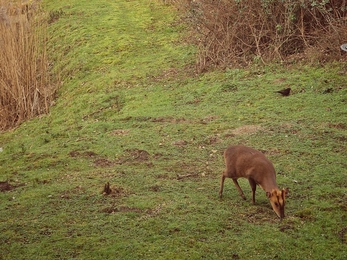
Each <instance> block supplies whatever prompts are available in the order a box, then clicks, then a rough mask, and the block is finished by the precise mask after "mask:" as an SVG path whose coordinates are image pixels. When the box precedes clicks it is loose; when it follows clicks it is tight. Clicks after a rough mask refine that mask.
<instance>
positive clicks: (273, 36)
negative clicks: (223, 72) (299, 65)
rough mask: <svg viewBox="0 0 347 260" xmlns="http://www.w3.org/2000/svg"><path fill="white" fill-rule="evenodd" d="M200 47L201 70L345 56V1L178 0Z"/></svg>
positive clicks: (346, 33) (336, 58) (314, 60)
mask: <svg viewBox="0 0 347 260" xmlns="http://www.w3.org/2000/svg"><path fill="white" fill-rule="evenodd" d="M175 3H176V5H177V6H178V7H179V9H180V10H183V13H184V14H186V20H188V21H189V22H190V24H191V25H192V27H193V29H194V34H195V36H196V37H195V42H196V43H197V44H198V46H199V50H200V52H199V55H198V60H197V69H198V71H200V72H201V71H204V70H206V69H207V68H209V67H211V66H218V67H229V66H240V65H241V66H247V65H249V64H251V63H254V62H261V63H267V62H272V61H285V62H294V61H298V60H300V61H302V60H305V61H308V62H317V61H318V62H326V61H331V60H339V59H341V57H342V55H343V53H342V52H341V50H340V45H341V44H342V43H343V42H346V41H347V7H346V0H343V1H340V0H339V1H338V0H330V1H329V0H324V1H315V0H294V1H275V0H238V1H236V0H234V1H227V0H218V1H214V0H202V1H192V0H178V1H175Z"/></svg>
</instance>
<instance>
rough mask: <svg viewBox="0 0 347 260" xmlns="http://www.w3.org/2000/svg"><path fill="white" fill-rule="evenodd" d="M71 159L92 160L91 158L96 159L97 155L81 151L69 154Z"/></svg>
mask: <svg viewBox="0 0 347 260" xmlns="http://www.w3.org/2000/svg"><path fill="white" fill-rule="evenodd" d="M69 155H70V156H71V157H86V158H91V157H96V156H97V154H96V153H94V152H92V151H85V152H79V151H71V152H70V153H69Z"/></svg>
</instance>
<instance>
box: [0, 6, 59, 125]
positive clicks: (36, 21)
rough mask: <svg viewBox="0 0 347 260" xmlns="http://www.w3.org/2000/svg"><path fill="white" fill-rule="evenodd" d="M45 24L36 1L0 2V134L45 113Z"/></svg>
mask: <svg viewBox="0 0 347 260" xmlns="http://www.w3.org/2000/svg"><path fill="white" fill-rule="evenodd" d="M46 24H47V23H45V22H44V21H43V17H42V15H40V9H39V5H38V3H37V2H36V1H30V2H27V3H22V2H19V1H18V3H14V2H9V1H5V0H0V131H2V130H6V129H8V128H11V127H15V126H17V125H19V124H20V123H21V122H23V121H24V120H26V119H29V118H32V117H34V116H37V115H39V114H42V113H47V112H48V111H49V107H50V102H51V99H52V98H53V95H54V92H55V89H54V87H52V86H51V84H50V80H49V73H48V61H47V55H46V40H47V39H46Z"/></svg>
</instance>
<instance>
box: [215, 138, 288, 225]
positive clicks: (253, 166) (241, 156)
mask: <svg viewBox="0 0 347 260" xmlns="http://www.w3.org/2000/svg"><path fill="white" fill-rule="evenodd" d="M224 160H225V166H226V169H225V171H224V172H223V174H222V178H221V183H220V190H219V197H220V198H221V197H222V194H223V186H224V180H225V178H231V179H232V180H233V182H234V184H235V186H236V188H237V190H238V192H239V193H240V195H241V197H242V198H243V199H246V197H245V195H244V194H243V191H242V190H241V187H240V185H239V183H238V182H237V179H238V178H241V177H242V178H247V179H248V181H249V184H250V185H251V188H252V201H253V204H255V191H256V188H257V185H259V186H260V187H261V188H262V189H263V190H264V191H265V192H266V196H267V197H268V198H269V200H270V203H271V206H272V208H273V210H274V211H275V212H276V214H277V215H278V216H279V217H280V218H281V219H282V218H284V206H285V196H286V194H287V193H288V189H282V190H280V189H278V186H277V183H276V172H275V168H274V166H273V164H272V163H271V161H270V160H269V159H267V158H266V157H265V155H264V154H262V153H261V152H259V151H257V150H255V149H253V148H250V147H246V146H243V145H236V146H230V147H228V148H227V149H226V150H225V152H224Z"/></svg>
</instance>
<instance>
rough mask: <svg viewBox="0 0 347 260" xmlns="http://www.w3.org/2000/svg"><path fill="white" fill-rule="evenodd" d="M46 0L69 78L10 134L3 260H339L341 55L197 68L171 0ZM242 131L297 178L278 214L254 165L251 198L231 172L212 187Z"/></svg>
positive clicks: (344, 109)
mask: <svg viewBox="0 0 347 260" xmlns="http://www.w3.org/2000/svg"><path fill="white" fill-rule="evenodd" d="M43 4H44V8H45V9H46V10H47V12H50V17H51V19H50V22H51V23H50V26H49V30H50V33H49V35H50V36H49V37H50V42H49V44H50V57H51V59H52V62H54V71H56V72H59V73H60V77H61V80H62V86H61V88H60V90H59V93H58V97H57V100H56V104H55V105H54V106H53V107H52V108H51V112H50V113H49V114H48V115H45V116H42V117H40V118H36V119H34V120H31V121H28V122H26V123H24V124H22V125H21V126H20V127H18V128H17V129H15V130H12V131H8V132H5V133H1V135H0V147H1V149H0V151H1V152H0V181H1V183H0V188H1V189H2V190H3V192H0V201H1V204H0V241H1V243H0V259H1V260H2V259H72V258H76V259H105V258H110V259H345V257H346V254H347V215H346V211H347V201H346V200H347V189H346V186H347V163H346V144H347V121H346V116H347V65H346V63H336V64H325V65H324V66H322V65H311V66H308V65H301V66H300V65H297V64H296V65H295V64H293V65H291V66H281V65H279V64H275V65H269V66H260V65H258V66H257V65H254V66H253V67H252V68H249V69H229V70H226V71H211V72H208V73H205V74H201V75H195V73H194V60H195V52H196V50H195V48H194V46H191V45H190V44H188V43H186V41H184V40H183V39H186V38H187V37H188V35H187V31H188V30H187V28H186V27H185V26H184V25H183V24H182V23H180V22H179V18H178V11H177V10H176V9H175V8H173V7H172V6H169V5H165V4H163V3H161V2H157V1H155V0H152V1H150V0H132V1H125V0H124V1H123V0H118V1H110V0H98V1H96V0H89V1H84V0H69V1H67V0H61V1H53V0H45V1H43ZM285 87H291V88H292V94H291V95H290V96H288V97H282V96H280V95H278V94H277V93H275V91H276V90H279V89H282V88H285ZM238 143H241V144H245V145H249V146H252V147H254V148H256V149H259V150H261V151H263V152H264V153H265V155H266V156H267V157H268V158H270V159H271V161H272V162H273V163H274V166H275V168H276V171H277V172H278V176H277V182H278V184H279V186H280V187H288V188H289V189H290V194H289V197H288V200H287V205H286V218H285V219H283V220H282V221H280V220H279V219H278V217H277V216H276V214H275V213H274V212H273V210H272V208H271V206H270V203H269V202H268V200H267V198H266V196H265V193H264V192H263V191H262V190H261V189H260V188H258V191H257V196H256V200H257V203H256V205H252V203H251V190H250V187H249V185H248V182H247V181H246V180H241V181H240V185H241V187H242V188H243V190H244V192H245V194H246V196H247V200H246V201H244V200H242V198H241V197H240V196H239V194H238V192H237V190H236V188H235V187H234V185H233V183H232V181H231V180H227V181H226V183H225V190H224V196H223V199H219V198H218V190H219V181H220V175H221V173H222V171H223V169H224V163H223V158H222V154H223V151H224V149H225V148H226V147H227V146H228V145H230V144H238ZM107 182H109V183H110V185H111V189H112V193H111V194H109V195H103V194H102V192H103V189H104V185H105V184H106V183H107Z"/></svg>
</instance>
